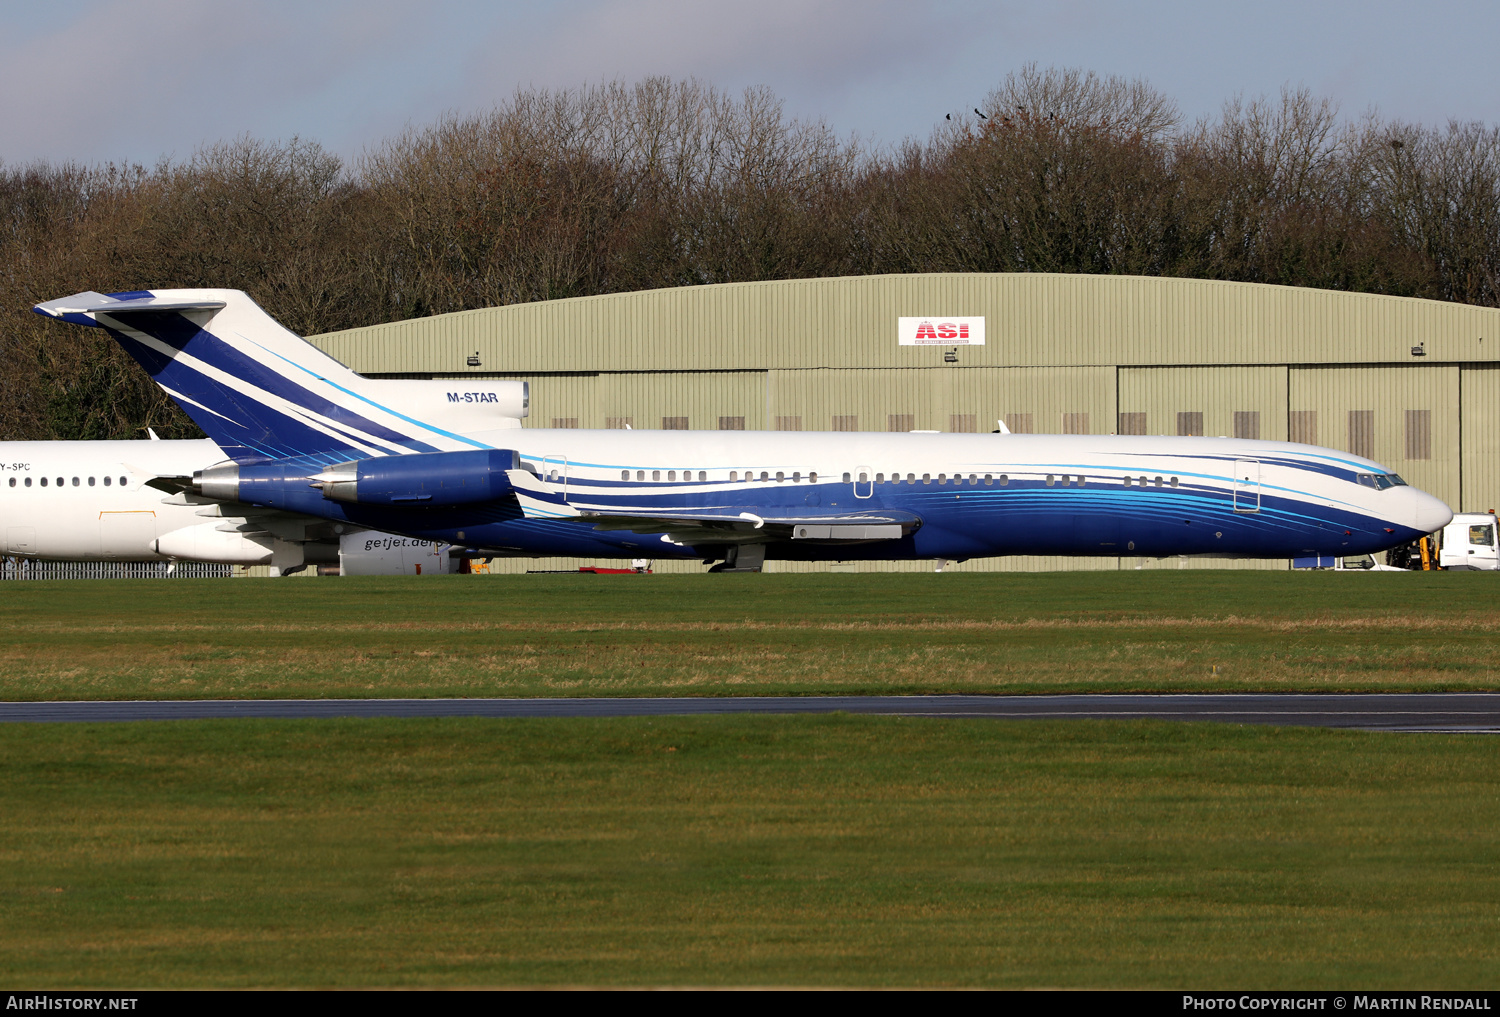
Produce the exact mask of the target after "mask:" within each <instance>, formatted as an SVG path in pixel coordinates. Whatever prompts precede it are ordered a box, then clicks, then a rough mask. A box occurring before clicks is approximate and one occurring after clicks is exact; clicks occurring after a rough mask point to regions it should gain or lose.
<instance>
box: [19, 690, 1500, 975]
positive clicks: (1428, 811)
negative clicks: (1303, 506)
mask: <svg viewBox="0 0 1500 1017" xmlns="http://www.w3.org/2000/svg"><path fill="white" fill-rule="evenodd" d="M1497 764H1500V742H1496V741H1494V740H1492V739H1486V738H1475V737H1445V736H1430V735H1389V734H1364V733H1353V732H1335V731H1318V730H1298V729H1276V728H1249V727H1245V728H1241V727H1232V726H1228V725H1170V724H1153V723H1135V722H1110V723H1091V722H1084V723H1071V724H1060V723H1050V722H1039V721H1025V722H994V721H938V720H929V719H899V718H867V717H839V716H833V717H792V718H784V717H783V718H756V717H748V718H747V717H707V718H673V719H666V720H660V719H659V720H646V719H640V718H632V719H628V720H581V721H538V720H532V721H485V720H438V721H432V720H425V721H390V720H385V721H342V722H316V721H307V722H302V721H297V722H253V721H236V722H189V723H162V724H117V725H58V726H49V725H14V726H10V727H7V729H6V730H5V731H4V737H3V739H0V814H3V815H4V817H5V821H4V823H3V824H0V859H3V862H4V864H3V865H0V900H3V901H4V904H3V913H4V920H3V921H0V982H4V983H5V984H10V985H25V986H27V987H37V988H41V987H60V986H75V987H76V986H137V987H151V986H174V985H193V986H205V985H225V986H233V985H241V986H243V985H267V984H270V985H329V986H359V985H408V984H423V985H439V984H467V985H501V984H544V983H545V984H664V983H672V984H752V983H753V984H783V985H789V984H841V985H991V986H1047V985H1052V986H1098V985H1110V986H1161V987H1174V988H1190V987H1198V988H1202V987H1233V988H1253V987H1294V986H1304V987H1309V986H1323V987H1327V986H1338V987H1358V988H1372V989H1373V988H1379V987H1389V988H1397V987H1422V988H1432V987H1444V988H1462V987H1474V988H1478V987H1493V985H1494V982H1495V979H1496V972H1497V971H1500V865H1497V864H1496V863H1497V862H1500V766H1497Z"/></svg>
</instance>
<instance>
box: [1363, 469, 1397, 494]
mask: <svg viewBox="0 0 1500 1017" xmlns="http://www.w3.org/2000/svg"><path fill="white" fill-rule="evenodd" d="M1355 479H1356V480H1358V481H1359V483H1360V484H1361V485H1362V486H1364V487H1373V488H1374V489H1375V490H1377V491H1384V490H1385V489H1387V488H1390V487H1405V486H1406V481H1404V480H1402V479H1401V478H1400V477H1399V476H1397V475H1396V474H1394V473H1360V474H1356V476H1355Z"/></svg>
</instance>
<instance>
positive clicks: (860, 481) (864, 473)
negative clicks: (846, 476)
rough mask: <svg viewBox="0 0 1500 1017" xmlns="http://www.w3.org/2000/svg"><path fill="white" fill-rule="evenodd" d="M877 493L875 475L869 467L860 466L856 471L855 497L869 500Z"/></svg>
mask: <svg viewBox="0 0 1500 1017" xmlns="http://www.w3.org/2000/svg"><path fill="white" fill-rule="evenodd" d="M874 493H875V473H874V471H873V470H871V469H870V468H869V467H868V466H858V467H855V470H854V497H856V498H868V497H870V495H872V494H874Z"/></svg>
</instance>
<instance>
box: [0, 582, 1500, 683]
mask: <svg viewBox="0 0 1500 1017" xmlns="http://www.w3.org/2000/svg"><path fill="white" fill-rule="evenodd" d="M1497 593H1500V577H1496V576H1493V575H1490V574H1487V573H1452V572H1445V573H1408V574H1403V575H1397V574H1384V573H1376V574H1334V573H1314V574H1309V573H1290V574H1289V573H1276V572H1141V573H1133V572H1124V573H1111V572H1095V573H1052V574H994V573H991V574H982V573H981V574H975V573H968V574H953V575H925V574H885V575H719V576H683V575H671V576H668V575H662V576H516V577H507V578H477V577H463V576H448V577H427V578H421V579H418V578H393V579H378V578H370V579H338V580H319V581H311V582H309V581H296V580H283V581H275V580H245V581H239V580H182V581H168V582H163V581H160V580H143V581H134V582H131V581H111V582H103V581H76V582H17V583H6V584H5V585H4V588H3V589H0V619H3V621H4V629H3V634H0V698H3V699H12V700H18V699H113V698H146V697H150V698H177V697H228V698H234V697H255V698H276V697H307V696H311V697H320V696H375V697H384V696H494V695H501V696H535V695H634V694H642V695H687V694H696V695H726V694H727V695H749V694H771V693H792V694H796V693H808V694H811V693H857V692H1107V691H1209V690H1269V691H1278V690H1316V691H1398V690H1427V691H1431V690H1441V689H1453V690H1459V689H1470V690H1473V689H1493V688H1496V687H1500V680H1497V675H1500V640H1497V639H1496V635H1497V632H1500V597H1497ZM1215 668H1217V672H1215Z"/></svg>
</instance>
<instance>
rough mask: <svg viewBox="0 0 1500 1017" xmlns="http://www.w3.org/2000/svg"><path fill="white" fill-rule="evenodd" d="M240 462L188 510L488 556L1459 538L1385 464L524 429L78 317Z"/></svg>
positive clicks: (204, 322) (105, 311)
mask: <svg viewBox="0 0 1500 1017" xmlns="http://www.w3.org/2000/svg"><path fill="white" fill-rule="evenodd" d="M37 310H38V311H39V312H40V313H44V314H49V315H52V316H55V317H60V318H64V319H66V320H70V321H74V322H77V323H79V324H88V325H98V326H102V327H104V328H106V329H107V330H108V331H109V332H110V333H111V334H112V335H113V336H114V337H115V338H116V339H117V340H119V341H120V342H121V344H122V345H123V346H124V347H125V348H126V349H127V350H129V351H130V352H131V353H132V355H133V356H135V357H136V359H137V360H138V361H139V362H140V363H141V364H142V365H143V366H145V367H146V368H147V370H148V371H150V372H151V374H152V376H153V377H154V378H155V379H156V380H157V382H158V383H159V384H160V385H161V386H162V388H163V389H164V390H166V391H167V392H168V394H170V395H171V396H172V397H173V398H174V399H176V400H177V401H178V403H179V404H180V405H181V406H182V407H183V409H184V410H186V411H187V413H188V414H189V415H190V416H192V417H193V418H194V420H195V421H196V422H197V423H198V424H199V425H200V426H201V427H203V429H204V430H205V431H206V432H207V433H208V434H209V435H210V437H212V438H213V439H214V440H215V442H217V443H218V445H219V447H221V448H223V449H224V450H225V452H226V454H227V455H228V456H229V457H230V461H229V462H226V463H223V464H220V465H217V466H213V467H211V468H208V469H205V470H201V471H197V473H196V475H195V476H193V477H190V478H178V479H179V480H180V481H181V486H182V489H183V490H184V492H185V493H186V494H187V495H188V496H189V497H197V498H203V499H208V500H217V501H220V502H228V503H240V504H248V505H254V506H264V507H269V508H275V509H278V510H281V511H286V512H294V513H300V514H305V515H308V516H313V517H318V518H322V519H326V520H335V521H339V522H348V523H351V524H355V525H359V526H368V527H371V528H375V529H379V530H385V531H389V532H394V533H400V534H405V535H408V536H412V537H419V538H422V539H426V540H434V541H442V542H446V543H452V544H457V545H460V546H464V547H468V548H472V549H473V550H474V551H475V552H476V553H484V552H493V553H503V554H524V555H568V556H584V557H621V558H642V557H651V558H707V559H714V560H724V561H726V562H728V563H734V562H736V561H739V562H740V564H741V565H742V566H743V565H745V564H750V565H754V564H758V562H759V561H761V560H764V559H765V558H781V559H799V560H817V559H836V560H849V559H859V558H878V559H915V558H926V559H931V558H947V559H963V558H974V557H986V556H994V555H1013V554H1045V555H1110V556H1115V555H1153V556H1160V555H1178V554H1195V555H1220V556H1233V557H1267V558H1285V557H1294V556H1300V555H1337V554H1363V553H1369V552H1374V551H1380V550H1383V549H1385V548H1389V547H1393V546H1396V545H1398V544H1402V543H1406V542H1409V541H1411V540H1413V539H1415V538H1416V537H1418V536H1421V535H1423V534H1426V533H1429V532H1432V531H1433V530H1435V529H1438V528H1439V527H1441V526H1442V525H1444V524H1445V523H1446V522H1447V521H1448V519H1449V518H1451V514H1452V513H1451V511H1450V510H1449V509H1448V507H1447V506H1446V505H1444V504H1443V503H1442V502H1441V501H1439V500H1438V499H1436V498H1434V497H1432V496H1431V495H1428V494H1425V493H1424V492H1421V491H1418V490H1417V489H1415V488H1412V487H1410V486H1407V485H1406V484H1405V483H1404V482H1402V481H1400V479H1399V478H1397V477H1394V475H1393V474H1391V473H1390V471H1388V470H1387V469H1385V468H1384V467H1382V466H1381V465H1380V464H1379V463H1376V462H1374V461H1371V460H1368V459H1361V458H1359V457H1356V456H1351V455H1348V454H1346V453H1342V452H1338V451H1335V450H1332V449H1326V448H1318V447H1314V446H1309V445H1297V444H1290V443H1286V442H1270V441H1250V440H1239V439H1228V438H1178V437H1143V436H1126V435H1098V436H1090V435H1013V434H934V433H922V432H915V433H900V434H888V433H873V432H863V433H861V432H855V433H849V432H753V431H630V430H604V431H588V430H544V429H534V428H521V427H520V426H519V417H520V416H521V415H523V414H524V413H525V403H526V395H525V391H524V387H523V386H522V385H521V383H519V382H503V381H453V382H438V381H433V382H400V381H380V380H372V379H366V378H362V377H360V376H359V375H357V374H355V373H354V372H352V371H349V370H348V369H347V368H345V367H343V366H342V365H340V364H338V363H337V362H335V361H333V360H332V359H331V358H329V357H327V356H326V355H324V354H322V353H321V352H319V351H317V350H316V349H314V348H313V347H312V346H310V345H309V344H307V343H306V342H304V341H303V340H301V339H300V338H298V337H296V336H294V335H292V334H291V333H289V332H287V331H286V330H285V329H283V328H281V327H280V326H279V325H277V324H276V323H275V322H274V321H272V320H271V319H270V318H269V317H268V316H266V315H265V313H264V312H263V311H261V310H260V308H259V307H257V306H256V305H255V304H254V303H253V302H252V301H250V299H249V298H248V297H246V296H245V295H244V294H243V293H239V292H238V291H234V290H177V291H157V292H146V291H142V292H137V293H128V294H115V295H105V294H97V293H88V294H78V295H76V296H74V297H68V298H63V299H62V300H56V301H50V302H48V303H47V304H42V305H39V306H38V308H37Z"/></svg>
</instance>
